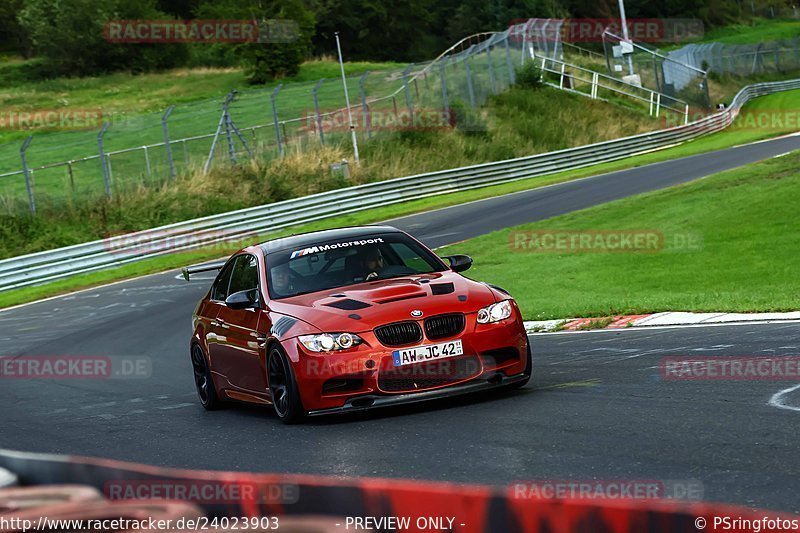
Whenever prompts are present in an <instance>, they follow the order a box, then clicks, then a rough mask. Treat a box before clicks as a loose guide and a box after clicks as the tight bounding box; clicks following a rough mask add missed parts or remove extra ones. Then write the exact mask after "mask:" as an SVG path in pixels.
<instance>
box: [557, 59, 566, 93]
mask: <svg viewBox="0 0 800 533" xmlns="http://www.w3.org/2000/svg"><path fill="white" fill-rule="evenodd" d="M564 67H565V64H564V63H561V78H560V79H559V81H558V88H559V89H563V88H564Z"/></svg>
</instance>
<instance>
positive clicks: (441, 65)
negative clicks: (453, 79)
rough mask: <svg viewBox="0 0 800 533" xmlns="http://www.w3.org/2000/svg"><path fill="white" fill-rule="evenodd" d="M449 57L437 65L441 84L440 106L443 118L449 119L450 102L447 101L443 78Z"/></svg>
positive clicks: (445, 81)
mask: <svg viewBox="0 0 800 533" xmlns="http://www.w3.org/2000/svg"><path fill="white" fill-rule="evenodd" d="M448 59H450V58H449V57H445V58H444V61H442V62H441V63H439V79H440V80H441V83H442V105H443V107H444V116H445V118H446V119H448V120H449V119H450V101H449V100H448V99H447V78H446V77H445V73H444V68H445V66H446V65H447V60H448Z"/></svg>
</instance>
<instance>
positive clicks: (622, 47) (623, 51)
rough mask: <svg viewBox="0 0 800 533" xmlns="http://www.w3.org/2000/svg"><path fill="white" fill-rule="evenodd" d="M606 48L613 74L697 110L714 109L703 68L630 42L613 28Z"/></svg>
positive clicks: (605, 37)
mask: <svg viewBox="0 0 800 533" xmlns="http://www.w3.org/2000/svg"><path fill="white" fill-rule="evenodd" d="M603 49H604V51H605V57H606V67H607V69H608V73H609V75H610V76H613V77H615V78H618V79H621V80H624V81H626V82H628V83H631V84H633V85H640V86H642V87H646V88H649V89H651V90H653V91H656V92H658V93H660V94H661V95H663V97H664V98H665V99H666V100H670V99H674V100H680V101H683V102H688V103H689V105H690V106H691V107H692V108H695V109H710V107H711V104H710V99H709V94H708V77H707V75H706V72H705V71H704V70H703V69H701V68H698V67H696V66H694V65H691V64H687V63H684V62H682V61H679V60H677V59H675V58H673V57H669V56H666V55H663V54H661V53H659V52H658V51H656V50H652V49H650V48H648V47H646V46H644V45H642V44H639V43H635V42H633V41H630V40H628V41H626V40H625V39H623V38H622V37H620V36H618V35H616V34H614V33H612V32H610V31H605V32H604V33H603Z"/></svg>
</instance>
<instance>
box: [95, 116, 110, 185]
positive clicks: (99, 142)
mask: <svg viewBox="0 0 800 533" xmlns="http://www.w3.org/2000/svg"><path fill="white" fill-rule="evenodd" d="M109 126H111V123H110V122H104V123H103V127H102V128H100V133H98V134H97V148H98V150H99V153H100V166H101V167H102V168H103V183H105V186H106V198H111V178H110V176H109V171H108V161H107V160H106V153H105V150H104V149H103V137H104V136H105V134H106V130H108V127H109Z"/></svg>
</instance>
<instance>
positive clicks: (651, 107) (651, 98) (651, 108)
mask: <svg viewBox="0 0 800 533" xmlns="http://www.w3.org/2000/svg"><path fill="white" fill-rule="evenodd" d="M647 114H648V115H650V116H651V117H652V116H653V91H650V111H648V113H647Z"/></svg>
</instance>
